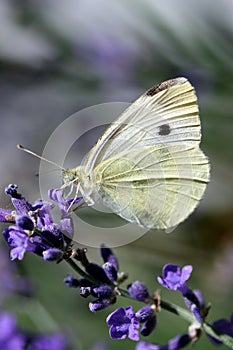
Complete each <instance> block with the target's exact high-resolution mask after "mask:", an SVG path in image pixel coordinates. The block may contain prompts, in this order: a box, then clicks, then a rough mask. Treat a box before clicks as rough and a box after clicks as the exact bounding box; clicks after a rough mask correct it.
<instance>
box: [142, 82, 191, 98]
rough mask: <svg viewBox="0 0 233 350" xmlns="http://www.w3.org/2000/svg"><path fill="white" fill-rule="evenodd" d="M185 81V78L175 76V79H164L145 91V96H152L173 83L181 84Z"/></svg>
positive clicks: (173, 84)
mask: <svg viewBox="0 0 233 350" xmlns="http://www.w3.org/2000/svg"><path fill="white" fill-rule="evenodd" d="M186 81H187V79H186V78H175V79H170V80H166V81H164V82H162V83H160V84H158V85H155V86H153V87H152V88H151V89H149V90H148V91H147V92H146V95H147V96H154V95H155V94H157V93H158V92H160V91H163V90H167V89H168V88H170V87H172V86H175V85H181V84H183V83H185V82H186Z"/></svg>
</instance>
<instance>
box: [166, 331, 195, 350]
mask: <svg viewBox="0 0 233 350" xmlns="http://www.w3.org/2000/svg"><path fill="white" fill-rule="evenodd" d="M190 342H191V338H190V336H189V335H188V334H182V335H177V336H176V337H174V338H172V339H171V340H169V342H168V350H178V349H181V348H184V347H185V346H186V345H188V344H189V343H190Z"/></svg>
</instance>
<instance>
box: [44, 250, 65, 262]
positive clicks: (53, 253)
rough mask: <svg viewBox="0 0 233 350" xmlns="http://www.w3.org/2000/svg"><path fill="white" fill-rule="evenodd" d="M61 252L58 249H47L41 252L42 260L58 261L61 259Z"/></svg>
mask: <svg viewBox="0 0 233 350" xmlns="http://www.w3.org/2000/svg"><path fill="white" fill-rule="evenodd" d="M62 256H63V252H62V251H61V250H60V249H58V248H49V249H47V250H44V251H43V259H44V260H47V261H58V260H60V259H62Z"/></svg>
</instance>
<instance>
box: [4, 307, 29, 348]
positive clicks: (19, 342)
mask: <svg viewBox="0 0 233 350" xmlns="http://www.w3.org/2000/svg"><path fill="white" fill-rule="evenodd" d="M0 329H1V332H0V349H4V350H12V349H14V350H23V349H25V344H26V338H25V336H24V335H23V334H22V333H21V332H19V330H18V329H17V322H16V318H15V317H14V316H13V315H12V314H11V313H9V312H1V313H0Z"/></svg>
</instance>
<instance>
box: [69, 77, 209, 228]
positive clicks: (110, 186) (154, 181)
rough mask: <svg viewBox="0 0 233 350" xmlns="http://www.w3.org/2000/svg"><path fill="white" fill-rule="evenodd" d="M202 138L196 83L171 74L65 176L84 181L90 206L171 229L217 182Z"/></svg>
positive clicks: (80, 183)
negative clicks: (210, 183) (212, 177)
mask: <svg viewBox="0 0 233 350" xmlns="http://www.w3.org/2000/svg"><path fill="white" fill-rule="evenodd" d="M200 140H201V126H200V119H199V115H198V105H197V98H196V94H195V91H194V88H193V86H192V85H191V84H190V82H189V81H188V80H187V79H186V78H176V79H171V80H168V81H165V82H163V83H161V84H159V85H157V86H155V87H153V88H151V89H150V90H148V91H147V92H146V93H145V94H143V95H142V96H141V97H139V98H138V99H137V100H136V101H135V102H134V103H133V104H132V105H130V106H129V107H128V108H127V109H126V110H125V111H124V112H123V113H122V114H121V115H120V116H119V117H118V118H117V119H116V120H115V121H114V122H113V123H112V124H111V125H110V126H109V127H108V128H107V130H106V131H105V133H104V134H103V135H102V136H101V137H100V139H99V140H98V141H97V143H96V144H95V146H94V147H93V148H92V149H91V150H90V152H89V153H88V155H87V157H86V158H85V161H84V163H83V164H82V165H80V166H78V167H77V168H74V169H69V170H66V171H65V172H64V181H65V183H71V182H73V183H75V184H77V185H78V188H79V190H80V192H81V194H82V196H83V199H84V201H85V202H86V203H87V204H88V205H93V204H94V203H103V204H104V205H106V206H107V207H109V208H110V209H111V210H112V211H113V212H114V213H116V214H118V215H120V216H121V217H123V218H124V219H126V220H128V221H130V222H132V223H137V224H138V225H140V226H142V227H144V228H149V229H150V228H156V229H167V228H171V227H174V226H176V225H177V224H179V223H180V222H182V221H183V220H185V219H186V218H187V217H188V215H189V214H190V213H191V212H192V211H193V210H194V209H195V207H196V206H197V204H198V203H199V201H200V199H201V198H202V196H203V193H204V191H205V188H206V185H207V183H208V181H209V169H210V167H209V162H208V159H207V157H206V156H205V155H204V154H203V152H202V151H201V150H200V148H199V144H200Z"/></svg>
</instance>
